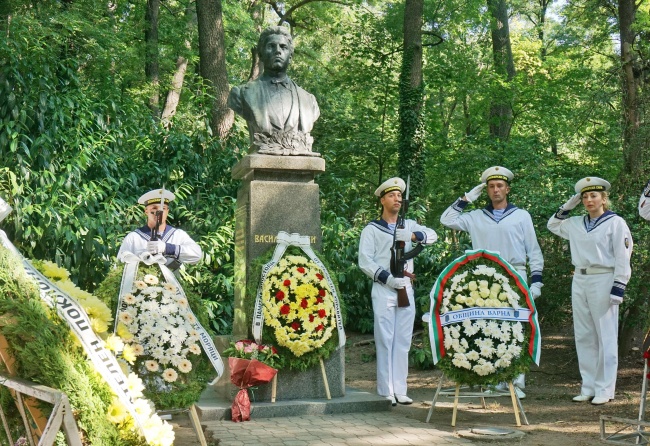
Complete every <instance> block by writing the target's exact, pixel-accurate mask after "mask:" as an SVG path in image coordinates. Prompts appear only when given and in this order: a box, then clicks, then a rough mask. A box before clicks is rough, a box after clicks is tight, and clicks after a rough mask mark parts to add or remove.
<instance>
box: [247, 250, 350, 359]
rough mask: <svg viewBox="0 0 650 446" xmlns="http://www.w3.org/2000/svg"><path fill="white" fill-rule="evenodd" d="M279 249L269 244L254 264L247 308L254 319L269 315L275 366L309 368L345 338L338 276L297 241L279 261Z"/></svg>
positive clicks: (264, 330) (267, 331) (266, 334)
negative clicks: (340, 326)
mask: <svg viewBox="0 0 650 446" xmlns="http://www.w3.org/2000/svg"><path fill="white" fill-rule="evenodd" d="M309 251H310V252H311V250H309ZM274 254H275V251H274V250H273V249H270V250H269V251H268V252H267V253H266V254H265V255H262V256H260V257H258V258H257V259H256V260H255V261H254V262H253V264H252V268H251V274H250V275H249V282H248V287H247V289H248V290H249V294H248V295H247V298H246V304H245V308H246V312H247V313H249V314H253V318H254V320H255V318H256V316H255V315H256V314H257V313H258V312H259V314H260V315H261V317H263V319H264V322H263V324H261V325H260V327H261V337H260V341H261V339H264V343H267V342H268V343H270V344H273V346H275V347H276V349H277V359H276V360H274V364H273V367H275V368H276V369H278V370H282V369H289V370H299V371H305V370H307V369H309V368H311V367H314V366H317V365H318V364H319V363H320V360H321V359H323V360H325V359H328V358H329V357H330V355H331V354H332V353H333V352H334V351H336V349H337V348H338V347H339V344H340V343H341V342H340V339H339V336H340V332H339V330H338V328H339V327H338V326H337V323H338V317H339V316H337V309H336V308H335V304H334V296H335V293H336V295H338V294H337V290H336V281H335V278H334V277H332V276H331V275H329V274H327V266H326V265H324V264H322V263H321V265H319V264H317V263H316V262H315V261H314V260H312V258H308V256H306V255H305V251H303V249H301V248H300V247H298V246H295V245H289V246H287V247H286V250H285V251H284V252H283V253H282V256H281V257H280V258H279V260H277V259H276V260H277V261H275V262H273V261H272V258H273V257H274ZM312 255H313V256H315V255H316V254H315V253H313V252H312ZM318 261H319V262H321V261H320V260H318ZM269 265H270V266H269ZM260 277H261V278H262V279H260ZM338 303H339V305H341V304H342V302H340V301H339V302H338ZM339 311H340V312H341V314H344V313H345V308H344V307H343V306H342V305H341V306H340V307H339ZM283 313H284V314H283ZM261 317H260V319H261ZM340 317H341V318H343V316H342V315H341V316H340ZM253 334H254V335H255V333H253ZM344 335H345V334H343V336H344Z"/></svg>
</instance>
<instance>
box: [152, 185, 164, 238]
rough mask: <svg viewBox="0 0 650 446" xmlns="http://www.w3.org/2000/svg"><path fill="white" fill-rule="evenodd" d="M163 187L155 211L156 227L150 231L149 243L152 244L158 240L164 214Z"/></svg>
mask: <svg viewBox="0 0 650 446" xmlns="http://www.w3.org/2000/svg"><path fill="white" fill-rule="evenodd" d="M164 195H165V187H164V186H163V188H162V192H161V194H160V209H158V210H157V211H156V225H155V226H154V227H153V229H152V230H151V241H152V242H154V241H156V240H158V239H159V238H160V225H162V220H163V213H164V212H165V199H164Z"/></svg>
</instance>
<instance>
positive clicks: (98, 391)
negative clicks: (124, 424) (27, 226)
mask: <svg viewBox="0 0 650 446" xmlns="http://www.w3.org/2000/svg"><path fill="white" fill-rule="evenodd" d="M0 291H1V292H0V294H2V299H0V314H3V315H4V320H3V323H2V326H0V333H1V334H2V335H3V336H4V337H5V338H6V339H7V342H8V344H9V352H10V354H11V355H12V357H13V358H14V359H15V361H16V362H15V365H14V367H15V373H16V374H17V375H18V376H20V377H21V378H23V379H26V380H29V381H33V382H35V383H38V384H43V385H46V386H48V387H52V388H54V389H57V390H61V391H62V392H65V393H66V394H67V396H68V398H69V400H70V404H71V405H72V407H74V409H75V416H76V418H77V424H78V426H79V428H80V429H81V430H82V431H83V432H84V434H85V436H86V437H87V438H88V441H89V443H91V444H93V445H95V444H97V445H106V446H108V445H124V446H126V445H143V444H144V440H142V439H135V438H131V439H126V438H123V437H121V435H120V432H119V431H118V429H117V427H116V426H115V425H114V424H112V423H110V422H109V421H108V420H107V418H106V411H107V408H108V406H109V405H110V403H111V399H112V392H111V391H110V389H109V388H108V385H107V384H106V383H105V382H104V381H103V380H102V379H101V377H100V376H98V374H97V373H96V372H95V370H94V368H93V366H92V364H91V363H90V362H89V361H88V358H87V357H86V356H85V354H83V352H81V351H80V350H79V348H78V346H77V345H76V344H75V341H74V340H73V338H72V335H71V332H70V329H69V327H68V326H67V324H66V323H64V322H63V321H62V320H61V319H60V318H59V317H58V315H57V314H56V313H55V312H54V310H51V309H49V308H48V307H47V306H46V305H45V304H44V302H43V301H41V299H40V295H39V292H38V288H37V286H36V284H35V283H34V282H33V280H32V279H31V278H29V277H28V276H27V275H26V274H25V271H24V269H23V267H22V265H21V263H20V261H19V260H18V259H17V258H15V257H14V256H13V255H12V254H11V253H9V252H8V251H7V250H6V249H4V248H0ZM2 404H3V406H4V407H7V406H10V405H11V404H13V402H12V401H10V396H9V395H7V393H6V392H5V391H3V392H2ZM49 411H50V409H46V414H47V413H49ZM7 413H11V414H14V415H15V414H16V413H17V411H15V410H9V411H7V412H5V414H7ZM13 423H16V424H14V426H16V425H17V426H20V425H21V424H22V421H21V420H20V418H15V419H13ZM15 429H20V428H15ZM0 438H4V431H3V432H2V433H0Z"/></svg>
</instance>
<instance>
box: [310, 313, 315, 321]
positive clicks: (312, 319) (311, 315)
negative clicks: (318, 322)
mask: <svg viewBox="0 0 650 446" xmlns="http://www.w3.org/2000/svg"><path fill="white" fill-rule="evenodd" d="M309 322H314V315H313V314H310V315H309Z"/></svg>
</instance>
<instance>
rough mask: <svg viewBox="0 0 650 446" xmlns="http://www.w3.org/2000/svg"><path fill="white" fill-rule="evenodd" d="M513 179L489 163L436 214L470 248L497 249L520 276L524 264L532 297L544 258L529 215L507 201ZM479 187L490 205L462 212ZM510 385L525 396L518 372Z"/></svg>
mask: <svg viewBox="0 0 650 446" xmlns="http://www.w3.org/2000/svg"><path fill="white" fill-rule="evenodd" d="M513 178H514V174H513V173H512V172H511V171H510V170H509V169H506V168H505V167H501V166H493V167H490V168H488V169H486V170H485V171H484V172H483V174H482V175H481V184H479V185H478V186H476V187H475V188H474V189H472V190H471V191H469V192H467V193H466V194H465V195H464V196H463V197H461V198H459V199H457V200H456V201H455V202H454V203H453V204H452V205H451V206H449V207H448V208H447V209H446V210H445V212H444V213H443V214H442V216H441V217H440V223H442V224H443V225H444V226H446V227H448V228H451V229H457V230H460V231H465V232H468V233H469V235H470V237H471V239H472V248H473V249H487V250H490V251H497V252H499V255H500V256H501V258H503V259H504V260H505V261H506V262H508V263H510V264H511V265H512V266H513V267H514V268H515V269H516V270H517V272H518V273H519V274H521V276H522V277H524V278H527V277H528V272H527V265H528V267H529V268H530V281H529V284H530V287H529V288H530V292H531V297H532V298H533V299H536V298H538V297H539V296H541V294H542V286H544V284H543V283H542V271H543V269H544V257H543V256H542V250H541V249H540V247H539V243H538V242H537V236H536V235H535V227H534V226H533V220H532V218H531V217H530V214H529V213H528V212H527V211H525V210H523V209H520V208H518V207H517V206H514V205H513V204H511V203H509V202H508V194H509V193H510V182H511V181H512V179H513ZM483 189H487V194H488V197H489V199H490V204H488V205H487V206H486V207H485V208H483V209H475V210H473V211H470V212H463V211H464V210H465V207H466V206H467V204H468V203H472V202H474V201H476V200H477V199H478V198H479V197H480V196H481V193H482V192H483ZM514 384H515V391H516V392H517V395H518V396H519V398H520V399H522V398H525V397H526V394H525V393H524V392H523V391H522V390H521V389H523V388H524V387H525V376H524V375H523V374H521V375H519V376H518V377H517V378H516V379H515V380H514ZM497 388H498V389H499V390H505V389H506V388H507V385H506V384H505V383H501V384H500V385H499V386H497Z"/></svg>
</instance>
